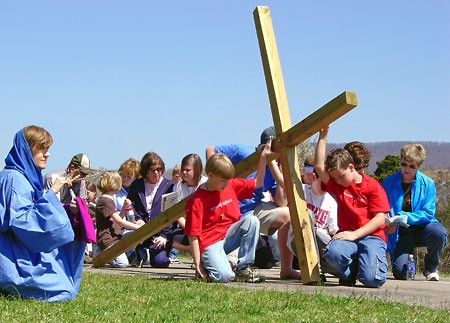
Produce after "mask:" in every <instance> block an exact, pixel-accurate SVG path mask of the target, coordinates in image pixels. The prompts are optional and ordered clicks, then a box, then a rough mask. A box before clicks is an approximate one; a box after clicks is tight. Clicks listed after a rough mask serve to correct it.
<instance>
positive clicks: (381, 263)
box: [323, 236, 387, 287]
mask: <svg viewBox="0 0 450 323" xmlns="http://www.w3.org/2000/svg"><path fill="white" fill-rule="evenodd" d="M323 257H324V258H325V259H326V260H327V261H328V263H329V264H330V265H331V266H332V267H334V268H335V269H336V271H337V275H338V277H339V278H342V279H344V280H353V279H356V278H358V280H359V281H360V282H361V283H362V284H363V285H364V286H366V287H380V286H381V285H383V284H384V283H385V282H386V271H387V260H386V243H385V242H384V241H383V240H382V239H381V238H379V237H373V236H365V237H364V238H361V239H358V240H355V241H347V240H331V241H330V242H329V243H328V245H327V246H326V247H325V250H324V254H323Z"/></svg>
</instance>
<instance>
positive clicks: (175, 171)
mask: <svg viewBox="0 0 450 323" xmlns="http://www.w3.org/2000/svg"><path fill="white" fill-rule="evenodd" d="M180 173H181V165H180V164H177V165H175V167H174V168H173V169H172V176H175V175H176V174H180Z"/></svg>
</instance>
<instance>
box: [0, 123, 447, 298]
mask: <svg viewBox="0 0 450 323" xmlns="http://www.w3.org/2000/svg"><path fill="white" fill-rule="evenodd" d="M327 135H328V129H322V130H321V131H320V133H319V140H318V143H317V147H316V152H315V155H313V156H308V157H307V158H306V159H305V163H304V167H303V173H302V178H303V182H304V183H305V184H304V187H303V189H304V192H305V199H306V202H307V208H308V212H309V214H310V218H311V227H312V228H313V233H314V237H315V239H316V245H317V251H318V254H319V256H320V257H319V258H320V270H321V273H322V277H325V276H324V275H323V274H325V273H331V274H333V275H335V276H337V277H339V278H340V284H343V285H354V284H355V283H356V280H359V281H360V282H361V283H362V284H363V285H365V286H367V287H379V286H381V285H383V284H384V282H385V281H386V274H387V268H388V262H387V259H386V249H387V251H388V252H389V253H390V254H392V270H393V274H394V277H395V278H396V279H406V263H407V261H408V255H409V254H412V253H413V251H414V248H415V247H417V246H426V247H427V256H426V257H425V272H424V274H425V276H426V279H427V280H439V275H438V273H437V267H438V264H439V255H440V253H441V252H442V249H443V247H444V246H445V243H446V238H447V232H446V230H445V228H444V227H443V226H442V225H441V224H440V223H439V222H438V221H437V220H436V218H435V217H434V211H435V195H436V189H435V186H434V183H433V181H432V180H431V179H430V178H428V177H427V176H425V175H424V174H423V173H421V172H420V171H418V168H419V167H420V165H421V164H422V163H423V161H424V160H425V156H426V153H425V149H424V148H423V146H422V145H420V144H407V145H405V146H404V147H403V148H402V150H401V156H400V157H401V164H400V165H401V171H400V172H398V173H395V174H393V175H391V176H389V177H388V178H386V179H385V180H384V182H383V183H382V185H380V184H379V183H378V182H377V181H376V180H374V179H373V178H371V177H369V176H367V175H365V174H364V171H365V168H366V167H367V165H368V162H369V153H368V151H367V149H366V148H365V146H364V145H363V144H362V143H359V142H353V143H350V144H348V145H347V146H346V147H345V148H344V149H336V150H333V151H331V152H330V153H329V154H328V155H327V156H326V141H327ZM274 137H275V131H274V129H273V127H271V128H268V129H266V130H264V131H263V133H262V134H261V140H260V145H259V146H258V147H250V146H244V145H219V146H210V147H208V148H207V149H206V157H207V160H206V164H205V169H204V172H203V166H202V162H201V159H200V157H199V156H198V155H196V154H190V155H187V156H186V157H184V158H183V160H182V163H181V178H182V180H181V181H180V182H179V183H177V184H174V183H173V182H172V181H171V180H168V179H166V178H165V177H164V176H163V173H164V171H165V164H164V162H163V160H162V159H161V157H160V156H159V155H158V154H156V153H153V152H149V153H147V154H145V155H144V156H143V158H142V160H141V162H140V163H139V162H137V161H136V160H133V159H130V160H128V161H126V162H125V163H124V164H122V165H121V167H120V169H119V172H113V171H104V172H101V174H100V176H99V178H98V180H97V186H96V188H95V186H94V187H92V184H90V185H87V186H86V187H85V188H88V190H89V189H91V191H92V193H91V195H90V197H88V195H89V194H88V193H86V198H88V199H91V200H94V199H95V195H94V193H95V191H96V189H98V190H99V191H101V193H102V195H101V197H100V198H99V199H98V200H97V201H96V207H95V219H96V246H97V251H96V252H95V253H99V252H101V251H103V250H105V249H107V248H109V247H111V246H112V245H113V244H114V243H116V242H117V241H119V240H120V239H121V238H122V237H123V236H125V235H126V234H128V232H131V231H132V230H136V229H138V228H139V227H141V226H142V225H144V224H145V223H146V222H148V221H150V220H151V219H153V218H154V217H156V216H157V215H158V214H160V213H161V201H162V196H163V195H164V194H167V193H170V192H173V191H175V192H178V196H179V198H180V199H183V198H185V197H187V196H189V195H191V197H190V198H189V200H188V201H187V202H186V205H185V211H186V216H185V217H182V218H180V219H179V220H178V221H177V222H175V223H172V224H170V225H168V226H167V227H165V228H164V229H162V230H161V231H159V232H158V233H156V234H155V235H153V236H152V237H150V238H148V239H147V240H145V241H144V242H142V243H140V244H138V245H137V246H136V248H135V249H134V250H130V251H128V252H127V253H125V254H123V255H120V256H119V257H117V258H116V259H114V260H113V261H112V262H111V265H113V266H118V267H122V266H128V265H129V262H130V261H129V257H134V259H133V260H132V261H133V262H134V264H136V265H138V266H142V265H143V264H144V263H145V262H146V261H148V262H149V263H150V265H151V266H153V267H168V266H169V264H170V253H171V251H172V250H173V249H174V248H175V249H177V250H183V251H190V252H191V253H192V257H193V259H194V266H195V270H196V274H197V276H198V277H199V278H202V279H205V280H208V281H215V282H228V281H230V280H233V279H234V280H238V281H246V282H253V283H254V282H261V281H264V279H265V277H264V276H263V275H262V274H260V273H259V272H258V271H257V270H255V268H254V267H253V264H254V262H255V252H256V249H257V245H258V240H259V239H260V234H263V235H265V236H271V235H273V234H274V233H275V232H277V244H278V249H279V255H280V264H281V269H280V278H281V279H289V278H294V279H296V278H297V279H299V278H300V275H299V273H298V271H296V270H294V269H293V257H294V255H293V254H295V253H296V249H295V246H294V244H293V237H292V236H293V234H292V229H291V225H290V214H289V209H288V207H287V200H286V195H285V193H284V180H283V176H282V172H281V169H280V166H279V164H278V162H277V159H276V158H273V157H276V153H274V152H273V151H272V150H271V141H272V138H274ZM51 144H52V138H51V136H50V134H49V133H48V132H46V131H45V130H44V129H42V128H39V127H34V126H30V127H26V128H24V129H23V130H21V131H19V132H18V133H17V134H16V137H15V139H14V145H13V148H12V149H11V151H10V153H9V155H8V157H7V158H6V160H5V164H6V166H5V170H4V171H3V172H2V173H1V175H0V186H1V194H0V206H1V208H0V227H1V228H2V230H1V231H0V243H1V244H2V245H4V246H6V247H5V248H4V250H2V251H1V253H0V266H1V267H2V268H9V270H11V272H12V274H11V273H9V274H8V275H6V274H4V273H3V272H2V273H1V274H0V288H1V289H2V292H3V293H10V294H19V295H22V296H24V297H34V298H43V299H45V300H48V301H54V300H67V299H73V297H74V296H75V295H76V293H77V292H78V288H79V283H80V279H81V268H82V261H83V254H84V247H85V244H84V243H85V242H86V241H84V242H83V241H76V240H74V235H73V230H72V226H73V223H71V222H70V221H69V219H68V217H67V213H68V211H67V210H69V209H70V210H71V212H73V213H76V212H77V207H78V209H79V205H77V203H76V202H74V201H73V199H72V200H71V199H70V198H69V200H70V202H69V204H70V205H68V206H66V209H64V208H63V206H62V203H61V202H62V201H63V199H62V198H61V196H62V195H63V193H64V190H66V191H67V192H70V193H71V194H72V197H73V196H74V195H76V193H79V192H80V190H78V192H76V193H75V192H74V191H75V190H72V189H68V188H70V187H72V188H73V185H75V183H72V180H73V179H74V177H73V176H62V177H55V178H54V179H53V180H49V179H48V178H49V176H47V175H46V178H43V177H42V175H41V171H42V170H43V169H45V166H46V160H47V158H48V156H49V153H48V148H49V147H50V145H51ZM255 151H258V152H259V154H260V158H259V163H258V167H257V171H256V173H254V174H252V175H250V176H249V177H248V178H246V179H240V178H234V177H235V169H234V164H236V163H238V162H239V161H241V160H243V159H245V158H246V157H248V156H250V155H251V154H253V153H254V152H255ZM268 157H271V158H268ZM81 162H82V161H80V163H81ZM69 167H70V166H69ZM85 168H86V167H85ZM80 173H83V172H80ZM203 173H204V174H206V176H204V175H202V174H203ZM82 175H83V174H82ZM83 177H84V176H80V178H83ZM44 182H45V185H44ZM44 186H45V187H44ZM89 186H90V188H89ZM67 192H66V193H65V194H66V195H67ZM131 210H132V212H130V211H131ZM387 214H390V216H395V215H407V217H408V225H409V227H407V228H406V227H400V228H399V227H397V226H396V225H392V224H391V223H390V222H389V221H386V217H389V216H387ZM72 222H73V221H72ZM71 224H72V225H71ZM54 228H58V230H56V231H55V230H54ZM386 236H387V238H386ZM36 239H37V240H36ZM386 242H387V244H386ZM17 249H20V250H21V253H22V256H21V259H20V263H21V270H20V271H18V270H17V263H18V261H19V259H18V258H17V256H16V255H17V251H16V250H17ZM235 250H237V259H236V260H234V261H231V262H230V258H229V257H227V255H229V254H230V253H232V252H233V251H235ZM24 255H25V256H24ZM94 255H95V254H94ZM37 259H38V260H37ZM56 259H58V260H56ZM61 259H63V260H62V261H61ZM44 263H50V264H51V266H50V267H51V268H50V269H49V268H48V266H47V267H46V266H45V265H44ZM23 268H25V270H24V269H23ZM68 268H69V269H70V270H69V269H68ZM24 271H25V273H24ZM49 277H58V282H57V283H54V284H48V279H49Z"/></svg>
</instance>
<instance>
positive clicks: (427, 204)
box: [381, 171, 437, 254]
mask: <svg viewBox="0 0 450 323" xmlns="http://www.w3.org/2000/svg"><path fill="white" fill-rule="evenodd" d="M381 185H382V186H383V188H384V190H385V191H386V194H387V196H388V199H389V205H390V207H391V212H390V215H391V216H394V215H398V214H406V215H408V224H409V225H417V226H424V225H426V224H428V223H430V222H437V220H436V218H435V217H434V212H435V209H436V187H435V186H434V181H433V180H432V179H431V178H429V177H428V176H426V175H425V174H423V173H421V172H420V171H417V174H416V179H415V180H414V181H413V183H412V186H411V209H412V212H404V211H402V204H403V194H404V192H403V189H402V172H401V171H400V172H397V173H395V174H392V175H391V176H389V177H387V178H386V179H385V180H384V181H383V183H382V184H381ZM386 237H387V249H388V252H389V253H391V254H393V253H394V248H395V245H396V244H397V241H398V228H397V230H395V232H394V233H393V234H386Z"/></svg>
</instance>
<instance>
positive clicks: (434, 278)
mask: <svg viewBox="0 0 450 323" xmlns="http://www.w3.org/2000/svg"><path fill="white" fill-rule="evenodd" d="M425 277H426V279H427V280H428V281H434V282H437V281H439V274H438V272H437V271H435V272H434V273H430V272H428V271H427V272H426V273H425Z"/></svg>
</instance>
